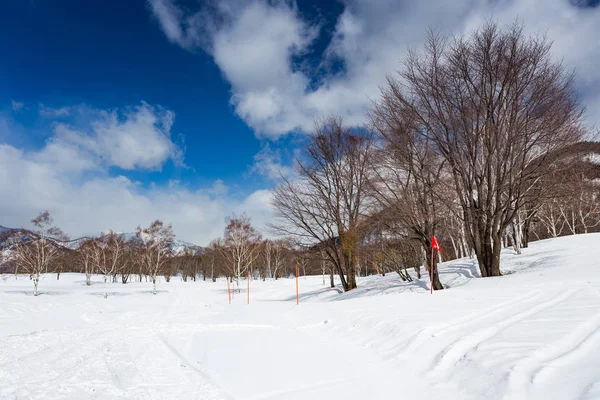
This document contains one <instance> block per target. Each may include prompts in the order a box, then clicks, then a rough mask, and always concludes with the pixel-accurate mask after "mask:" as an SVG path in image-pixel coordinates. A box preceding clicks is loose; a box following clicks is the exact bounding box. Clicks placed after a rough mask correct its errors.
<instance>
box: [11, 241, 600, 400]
mask: <svg viewBox="0 0 600 400" xmlns="http://www.w3.org/2000/svg"><path fill="white" fill-rule="evenodd" d="M599 242H600V235H599V234H592V235H578V236H576V237H568V238H561V239H557V240H550V241H543V242H539V243H533V244H532V246H531V247H530V248H529V249H524V250H523V251H524V254H523V255H521V256H516V255H513V254H511V252H510V251H506V252H505V253H504V254H503V269H504V270H507V271H514V272H515V273H513V274H509V275H507V276H505V277H501V278H489V279H473V277H472V275H473V273H472V271H471V269H470V268H471V267H470V266H471V265H472V260H458V261H457V262H454V263H452V262H451V263H448V264H442V265H441V267H440V272H441V279H442V282H444V277H445V275H444V274H448V275H447V276H448V278H449V280H451V281H452V285H453V288H451V289H450V290H444V291H442V292H436V293H434V295H429V293H428V292H427V291H426V289H425V285H419V284H416V283H413V284H408V283H401V282H398V278H397V277H396V276H393V275H388V276H386V277H384V278H383V277H368V278H361V280H360V281H359V285H360V287H359V289H358V290H357V291H355V292H354V293H352V292H351V293H348V294H338V293H337V291H334V290H326V289H324V288H323V286H322V283H321V277H309V278H308V279H301V280H300V288H301V292H304V293H305V296H303V298H302V302H301V304H300V306H296V305H295V304H294V303H295V299H294V298H293V296H291V295H290V292H291V293H293V290H294V289H293V288H294V280H291V279H289V280H288V279H281V280H278V281H275V282H264V283H263V282H253V284H252V289H251V290H253V292H252V291H251V294H252V302H251V305H250V306H248V305H246V304H245V302H246V295H245V292H244V290H242V293H240V294H238V296H236V297H235V298H234V301H233V304H232V305H229V304H227V297H226V292H225V290H224V281H223V282H222V281H219V282H217V283H214V284H213V283H208V282H207V283H204V282H197V283H183V282H177V281H173V282H171V283H164V282H161V284H160V290H161V292H160V293H159V294H158V295H157V296H153V295H152V294H150V292H149V284H147V283H145V282H143V283H133V284H128V285H126V286H124V285H120V284H112V285H111V286H110V292H111V296H110V297H109V299H107V300H105V299H103V298H102V297H101V296H98V295H97V293H99V291H98V287H100V286H101V284H96V285H93V286H92V287H85V286H83V284H82V279H81V276H79V275H77V274H63V275H61V280H60V281H58V282H57V281H56V280H54V279H50V278H49V277H50V276H49V277H48V278H47V279H45V280H44V281H43V282H42V283H41V286H40V290H41V292H42V295H40V296H39V297H38V298H33V297H32V296H31V295H29V294H28V293H29V292H30V288H29V285H30V282H29V281H28V280H27V279H25V278H21V279H18V280H15V279H14V277H9V276H3V277H2V279H0V399H38V398H39V399H41V398H52V399H156V400H158V399H206V400H216V399H224V400H269V399H285V400H293V399H305V398H311V399H317V400H318V399H328V400H329V399H331V398H345V399H365V398H369V399H385V398H389V397H390V396H391V397H401V398H403V399H421V398H457V399H458V398H460V399H483V398H485V399H498V400H499V399H507V400H525V399H581V400H591V399H599V398H600V270H599V269H598V268H597V267H596V266H595V261H594V260H597V259H598V258H600V246H598V245H597V243H599ZM445 266H446V268H445ZM461 268H462V269H464V271H463V272H461ZM461 276H462V277H463V278H461ZM331 300H340V301H331ZM398 379H400V381H401V382H404V384H398V383H397V381H398Z"/></svg>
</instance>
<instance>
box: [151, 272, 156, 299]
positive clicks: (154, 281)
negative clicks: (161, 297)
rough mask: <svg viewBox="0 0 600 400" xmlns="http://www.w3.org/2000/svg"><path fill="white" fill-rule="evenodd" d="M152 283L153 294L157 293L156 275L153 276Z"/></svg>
mask: <svg viewBox="0 0 600 400" xmlns="http://www.w3.org/2000/svg"><path fill="white" fill-rule="evenodd" d="M152 285H153V286H154V289H153V291H152V294H154V295H156V276H154V275H153V276H152Z"/></svg>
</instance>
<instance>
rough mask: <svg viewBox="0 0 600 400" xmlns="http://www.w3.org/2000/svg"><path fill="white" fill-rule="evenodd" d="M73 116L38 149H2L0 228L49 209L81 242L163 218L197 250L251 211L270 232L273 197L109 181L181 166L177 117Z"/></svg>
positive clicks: (139, 112) (12, 129) (79, 110)
mask: <svg viewBox="0 0 600 400" xmlns="http://www.w3.org/2000/svg"><path fill="white" fill-rule="evenodd" d="M69 110H70V113H71V117H73V118H72V120H73V122H72V123H71V124H70V125H68V124H66V123H65V122H61V123H54V125H53V129H52V136H51V137H50V138H49V139H48V140H47V141H46V142H45V143H44V145H43V147H42V148H40V149H34V150H24V149H19V148H17V147H15V146H13V145H10V144H6V143H4V144H2V143H0V224H2V225H4V226H8V227H21V226H26V227H27V222H28V221H29V220H31V218H33V217H35V216H36V215H37V214H38V213H39V212H40V211H43V210H49V211H50V212H51V214H52V215H53V216H54V217H55V220H56V222H57V225H58V226H59V227H61V228H62V229H63V230H64V231H65V232H67V233H68V234H70V235H71V236H72V237H78V236H81V235H84V234H93V233H98V232H105V231H107V230H109V229H112V230H115V231H121V232H131V231H133V230H134V229H135V228H136V226H138V225H146V224H149V223H150V222H152V221H153V220H154V219H156V218H159V219H161V220H163V221H165V222H171V223H173V227H174V229H175V233H176V234H177V236H178V238H180V239H183V240H185V241H188V242H192V243H196V244H199V245H206V244H208V242H209V241H210V240H212V239H213V238H215V237H217V236H220V235H222V233H223V228H224V225H225V218H226V217H227V216H228V215H229V214H230V213H232V212H236V213H239V214H241V213H243V212H246V213H247V214H248V215H250V216H251V217H252V218H253V219H254V224H255V226H257V227H258V228H259V229H262V228H264V226H265V222H266V221H267V220H268V219H269V215H270V205H269V193H270V192H269V191H261V190H259V191H257V192H254V193H251V194H249V195H248V196H247V197H240V195H239V194H238V193H232V194H230V193H229V188H228V187H227V185H226V184H225V182H223V181H222V180H216V181H215V182H213V184H212V185H211V186H209V187H206V188H191V187H189V186H188V185H186V184H184V183H181V182H180V181H178V180H170V181H168V182H167V183H165V184H164V185H163V184H155V183H152V182H150V183H149V184H147V185H142V184H141V183H139V182H134V181H132V180H131V179H129V178H127V177H126V176H124V174H119V175H116V176H112V175H111V170H110V169H109V168H108V167H111V166H116V167H120V168H122V169H123V170H140V169H158V168H160V167H161V166H162V165H163V164H164V163H165V162H166V161H167V160H168V159H169V158H171V159H172V160H173V161H175V162H178V163H182V162H183V151H182V150H181V149H179V147H178V146H176V145H175V144H174V143H173V142H172V141H171V140H170V130H171V126H172V124H173V121H174V114H173V113H172V112H171V111H168V110H164V109H162V108H160V107H153V106H150V105H148V104H146V103H142V104H141V105H139V106H135V107H128V108H125V109H123V110H99V109H94V108H90V107H87V106H81V105H79V106H71V107H69ZM3 121H4V122H10V123H4V124H2V122H3ZM2 130H6V132H4V133H2ZM17 132H21V133H23V132H24V131H23V128H22V127H20V126H19V125H18V124H15V123H13V122H12V121H7V120H6V119H4V118H0V134H2V136H5V137H7V138H9V137H13V136H14V134H15V133H17ZM24 133H25V134H26V132H24ZM2 136H0V139H2Z"/></svg>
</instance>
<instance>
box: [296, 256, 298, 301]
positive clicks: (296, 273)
mask: <svg viewBox="0 0 600 400" xmlns="http://www.w3.org/2000/svg"><path fill="white" fill-rule="evenodd" d="M296 305H298V264H296Z"/></svg>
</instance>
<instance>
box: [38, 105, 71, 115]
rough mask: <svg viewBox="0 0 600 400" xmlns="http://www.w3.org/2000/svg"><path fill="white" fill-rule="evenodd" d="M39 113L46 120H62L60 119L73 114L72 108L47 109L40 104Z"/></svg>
mask: <svg viewBox="0 0 600 400" xmlns="http://www.w3.org/2000/svg"><path fill="white" fill-rule="evenodd" d="M38 112H39V114H40V116H41V117H44V118H60V117H68V116H69V115H70V114H71V108H70V107H59V108H52V107H47V106H45V105H43V104H41V103H40V105H39V109H38Z"/></svg>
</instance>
